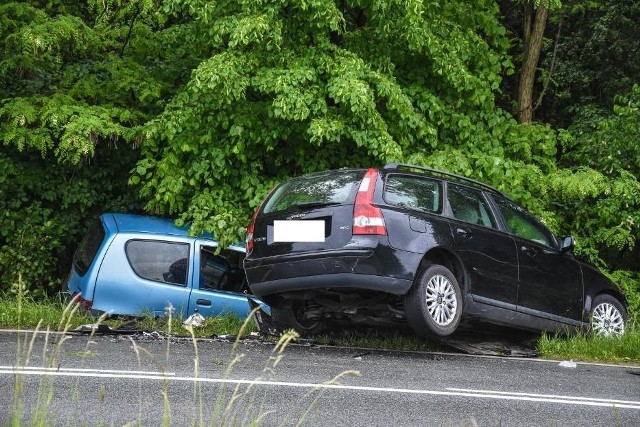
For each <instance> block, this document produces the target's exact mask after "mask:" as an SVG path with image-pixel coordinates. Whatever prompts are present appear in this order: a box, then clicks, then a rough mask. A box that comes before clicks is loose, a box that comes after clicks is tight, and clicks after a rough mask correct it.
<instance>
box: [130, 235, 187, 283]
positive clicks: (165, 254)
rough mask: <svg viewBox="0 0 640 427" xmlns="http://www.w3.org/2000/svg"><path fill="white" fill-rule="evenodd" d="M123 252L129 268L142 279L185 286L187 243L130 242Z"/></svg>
mask: <svg viewBox="0 0 640 427" xmlns="http://www.w3.org/2000/svg"><path fill="white" fill-rule="evenodd" d="M125 252H126V254H127V259H128V260H129V264H130V265H131V268H132V269H133V271H134V272H135V273H136V274H137V275H138V276H140V277H142V278H143V279H147V280H154V281H156V282H165V283H170V284H173V285H180V286H186V285H187V277H188V273H189V244H188V243H177V242H161V241H156V240H130V241H128V242H127V245H126V248H125Z"/></svg>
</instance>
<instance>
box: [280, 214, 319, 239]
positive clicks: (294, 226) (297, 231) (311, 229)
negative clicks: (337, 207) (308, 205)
mask: <svg viewBox="0 0 640 427" xmlns="http://www.w3.org/2000/svg"><path fill="white" fill-rule="evenodd" d="M273 241H274V242H280V243H297V242H324V221H322V220H319V221H315V220H313V221H312V220H309V221H297V220H291V221H273Z"/></svg>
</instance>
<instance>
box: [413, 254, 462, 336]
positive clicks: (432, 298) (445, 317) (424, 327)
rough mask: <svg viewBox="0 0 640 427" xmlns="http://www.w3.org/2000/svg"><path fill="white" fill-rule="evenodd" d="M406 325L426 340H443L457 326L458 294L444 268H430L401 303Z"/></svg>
mask: <svg viewBox="0 0 640 427" xmlns="http://www.w3.org/2000/svg"><path fill="white" fill-rule="evenodd" d="M404 309H405V314H406V316H407V321H408V322H409V325H411V327H412V328H413V329H414V330H415V331H416V333H418V334H420V335H423V336H427V337H446V336H448V335H451V334H452V333H453V332H454V331H455V330H456V329H457V327H458V325H459V324H460V319H461V317H462V292H461V291H460V285H458V280H457V279H456V277H455V276H454V275H453V273H452V272H451V271H449V269H448V268H446V267H444V266H442V265H437V264H434V265H431V266H429V267H427V268H426V269H424V270H422V271H421V272H420V273H419V274H418V278H417V280H416V281H415V283H414V284H413V287H412V288H411V290H410V291H409V293H408V294H407V295H406V296H405V301H404Z"/></svg>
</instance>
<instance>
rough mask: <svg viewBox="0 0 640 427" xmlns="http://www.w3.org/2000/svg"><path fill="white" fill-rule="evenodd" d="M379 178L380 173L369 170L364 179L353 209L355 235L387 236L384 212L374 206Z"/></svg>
mask: <svg viewBox="0 0 640 427" xmlns="http://www.w3.org/2000/svg"><path fill="white" fill-rule="evenodd" d="M377 177H378V172H377V171H376V170H375V169H369V170H367V173H366V174H365V175H364V178H362V182H361V183H360V188H359V189H358V194H357V195H356V203H355V206H354V207H353V234H377V235H381V236H386V235H387V227H386V226H385V224H384V217H383V216H382V211H381V210H380V208H378V207H377V206H376V205H374V204H373V192H374V191H375V189H376V178H377Z"/></svg>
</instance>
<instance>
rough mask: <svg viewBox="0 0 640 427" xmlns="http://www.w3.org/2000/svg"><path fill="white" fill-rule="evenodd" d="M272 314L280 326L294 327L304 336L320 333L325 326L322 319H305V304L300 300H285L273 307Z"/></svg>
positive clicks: (285, 327)
mask: <svg viewBox="0 0 640 427" xmlns="http://www.w3.org/2000/svg"><path fill="white" fill-rule="evenodd" d="M271 316H272V318H273V322H274V323H275V324H276V326H278V327H279V328H282V329H294V330H295V331H296V332H298V333H299V334H300V335H302V336H305V335H314V334H317V333H320V332H321V331H322V330H323V329H324V327H325V324H324V322H323V321H322V320H315V319H305V318H304V304H303V303H302V302H299V301H285V302H284V303H282V304H280V305H279V306H277V307H271Z"/></svg>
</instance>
